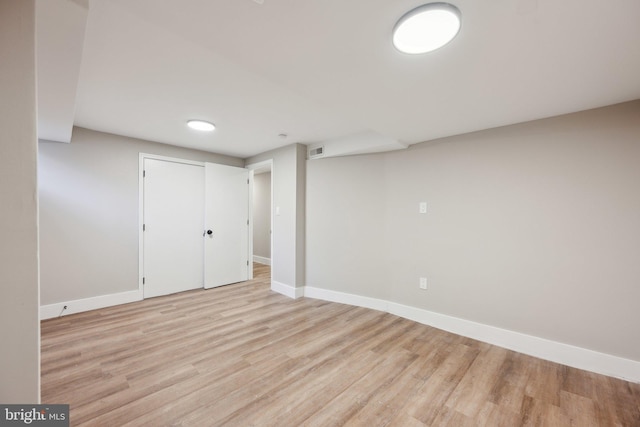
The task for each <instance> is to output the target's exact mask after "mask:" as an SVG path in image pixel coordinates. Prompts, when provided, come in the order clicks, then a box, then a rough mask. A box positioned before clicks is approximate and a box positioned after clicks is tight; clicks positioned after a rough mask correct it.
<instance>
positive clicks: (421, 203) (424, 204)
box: [420, 202, 427, 214]
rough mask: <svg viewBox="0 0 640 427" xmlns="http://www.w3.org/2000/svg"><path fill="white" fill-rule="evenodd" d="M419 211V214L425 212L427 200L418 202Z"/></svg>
mask: <svg viewBox="0 0 640 427" xmlns="http://www.w3.org/2000/svg"><path fill="white" fill-rule="evenodd" d="M420 213H421V214H426V213H427V202H420Z"/></svg>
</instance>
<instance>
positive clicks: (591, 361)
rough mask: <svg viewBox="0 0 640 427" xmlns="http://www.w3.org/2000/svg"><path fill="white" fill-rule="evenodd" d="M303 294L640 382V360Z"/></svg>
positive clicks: (328, 294) (337, 295) (377, 302)
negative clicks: (369, 309) (398, 317)
mask: <svg viewBox="0 0 640 427" xmlns="http://www.w3.org/2000/svg"><path fill="white" fill-rule="evenodd" d="M303 293H304V296H305V297H308V298H315V299H321V300H326V301H332V302H338V303H342V304H349V305H355V306H358V307H366V308H371V309H374V310H379V311H386V312H388V313H391V314H394V315H396V316H400V317H403V318H405V319H409V320H413V321H416V322H419V323H422V324H425V325H428V326H432V327H434V328H438V329H442V330H445V331H448V332H451V333H454V334H457V335H462V336H465V337H469V338H473V339H476V340H479V341H483V342H486V343H489V344H493V345H496V346H499V347H503V348H506V349H509V350H513V351H517V352H519V353H524V354H528V355H530V356H534V357H538V358H540V359H545V360H549V361H551V362H555V363H560V364H562V365H567V366H571V367H574V368H577V369H583V370H586V371H591V372H595V373H598V374H602V375H607V376H611V377H615V378H620V379H623V380H626V381H632V382H635V383H640V361H635V360H630V359H625V358H622V357H618V356H613V355H610V354H606V353H600V352H597V351H593V350H589V349H586V348H582V347H576V346H573V345H569V344H564V343H561V342H557V341H552V340H548V339H545V338H540V337H536V336H533V335H527V334H523V333H520V332H514V331H510V330H507V329H502V328H497V327H495V326H490V325H485V324H482V323H477V322H472V321H470V320H465V319H460V318H457V317H453V316H447V315H445V314H440V313H435V312H432V311H429V310H424V309H421V308H416V307H411V306H407V305H403V304H398V303H394V302H390V301H385V300H381V299H375V298H369V297H363V296H360V295H354V294H348V293H344V292H337V291H331V290H327V289H320V288H314V287H309V286H307V287H305V288H304V291H303ZM285 295H286V294H285Z"/></svg>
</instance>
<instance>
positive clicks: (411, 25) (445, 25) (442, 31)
mask: <svg viewBox="0 0 640 427" xmlns="http://www.w3.org/2000/svg"><path fill="white" fill-rule="evenodd" d="M460 23H461V14H460V10H458V8H457V7H455V6H454V5H452V4H449V3H428V4H424V5H422V6H418V7H416V8H415V9H412V10H410V11H409V12H407V13H405V14H404V15H403V16H402V17H401V18H400V20H398V23H397V24H396V26H395V27H394V29H393V45H394V46H395V47H396V49H398V50H399V51H400V52H404V53H409V54H419V53H427V52H431V51H432V50H436V49H438V48H440V47H442V46H444V45H446V44H447V43H449V42H450V41H451V40H453V38H454V37H455V36H456V35H457V34H458V32H459V31H460Z"/></svg>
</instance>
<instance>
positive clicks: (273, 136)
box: [40, 0, 640, 158]
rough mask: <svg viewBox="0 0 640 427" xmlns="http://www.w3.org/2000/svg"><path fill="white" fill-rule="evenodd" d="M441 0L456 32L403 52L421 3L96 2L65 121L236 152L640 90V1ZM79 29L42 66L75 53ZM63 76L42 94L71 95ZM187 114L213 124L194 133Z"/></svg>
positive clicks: (486, 118)
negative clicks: (421, 50)
mask: <svg viewBox="0 0 640 427" xmlns="http://www.w3.org/2000/svg"><path fill="white" fill-rule="evenodd" d="M40 2H43V3H48V2H54V3H56V4H63V5H65V6H67V7H69V8H71V6H72V5H73V3H74V2H71V1H68V0H67V1H64V0H40ZM450 2H451V3H453V4H455V5H456V6H457V7H458V9H460V11H461V13H462V28H461V31H460V33H459V34H458V37H457V38H456V39H454V40H453V41H452V42H451V43H450V44H448V45H447V46H445V47H444V48H442V49H439V50H436V51H434V52H431V53H428V54H424V55H406V54H401V53H399V52H398V51H396V50H395V49H394V47H393V45H392V42H391V32H392V29H393V26H394V25H395V23H396V21H397V19H398V18H399V17H401V16H402V15H403V14H404V13H405V12H407V11H409V10H411V9H413V8H414V7H416V6H418V5H420V4H422V3H426V1H424V2H420V1H416V0H394V1H388V0H349V1H344V0H323V1H318V0H264V1H259V2H256V1H251V0H233V1H229V0H163V1H158V0H135V1H132V0H91V2H90V7H89V14H88V20H87V28H86V40H85V43H84V52H83V55H82V66H81V71H80V75H79V81H78V84H77V88H78V90H77V104H76V105H77V108H76V110H75V116H74V124H75V125H76V126H82V127H86V128H89V129H95V130H99V131H104V132H111V133H116V134H120V135H125V136H131V137H137V138H143V139H148V140H152V141H158V142H163V143H168V144H173V145H179V146H185V147H191V148H197V149H201V150H206V151H212V152H218V153H221V154H229V155H234V156H238V157H243V158H245V157H249V156H252V155H255V154H258V153H260V152H263V151H267V150H270V149H273V148H277V147H279V146H283V145H287V144H291V143H295V142H299V143H304V144H308V145H313V144H322V143H323V142H327V143H328V144H329V143H330V144H331V145H332V146H337V145H338V144H340V141H347V142H349V141H351V140H352V139H351V138H350V136H352V135H361V136H362V135H367V134H369V135H384V136H385V137H386V138H389V139H390V140H394V141H398V143H399V146H404V145H407V144H415V143H419V142H423V141H428V140H432V139H436V138H441V137H445V136H451V135H456V134H461V133H466V132H472V131H477V130H482V129H487V128H491V127H497V126H503V125H509V124H513V123H518V122H523V121H528V120H535V119H540V118H545V117H550V116H555V115H559V114H565V113H571V112H575V111H580V110H586V109H590V108H596V107H601V106H605V105H611V104H615V103H619V102H624V101H629V100H633V99H638V98H640V79H638V77H637V76H638V75H640V55H639V54H638V52H639V50H638V49H639V46H640V25H638V22H639V21H640V1H638V0H616V1H615V2H614V3H610V2H603V1H601V0H563V1H554V0H495V1H484V2H481V1H477V0H450ZM51 7H53V6H51ZM75 13H79V12H78V11H75ZM63 15H64V16H65V18H64V19H65V20H66V19H71V18H70V16H68V14H67V13H66V12H65V13H64V14H63ZM63 22H64V21H63ZM74 22H75V21H74ZM76 27H77V28H78V31H77V32H78V36H77V38H76V39H75V41H74V42H73V43H69V44H67V45H66V46H70V49H68V50H67V49H66V48H65V54H64V55H62V54H60V55H49V56H50V57H51V58H52V59H51V61H44V62H45V63H46V65H43V66H49V67H50V68H51V69H55V67H58V66H59V64H56V63H53V62H54V61H56V60H58V61H62V62H63V63H64V62H67V63H68V62H74V63H75V64H77V61H78V60H77V57H76V56H74V58H76V60H75V61H68V60H67V59H66V55H68V54H70V51H75V52H78V49H79V47H81V45H82V35H81V34H80V33H81V32H80V31H79V28H80V27H81V25H80V24H79V21H78V23H76V24H73V22H72V25H71V26H69V25H66V24H65V28H76ZM56 29H57V30H60V28H56ZM70 31H71V30H70ZM69 36H70V37H71V34H69ZM41 54H42V58H43V59H44V58H45V56H44V53H42V52H41ZM49 62H52V63H49ZM70 74H74V73H70ZM76 74H77V73H76ZM43 85H44V82H43ZM69 86H72V85H71V84H70V83H69ZM44 87H46V85H44ZM57 88H59V89H60V90H59V91H58V93H55V94H54V96H50V95H47V94H46V93H45V95H47V96H44V97H43V99H42V103H44V102H45V100H47V99H49V100H51V99H54V100H55V101H56V102H60V104H61V105H62V104H64V105H66V104H71V103H70V102H68V101H66V100H68V99H72V98H73V97H74V96H73V94H74V92H73V90H72V88H69V89H64V86H63V85H59V86H57ZM63 101H64V102H63ZM47 102H51V101H47ZM56 106H57V105H56ZM42 108H43V111H47V110H50V108H47V106H43V107H42ZM64 111H67V113H66V115H65V117H62V118H61V119H60V120H61V121H66V122H68V115H69V113H68V111H71V110H70V109H69V108H66V107H65V109H64ZM46 118H47V117H46V115H42V120H43V122H42V123H43V124H44V123H45V122H44V120H45V119H46ZM192 118H196V119H205V120H209V121H212V122H214V123H215V124H216V126H217V128H216V130H215V131H214V132H212V133H208V134H201V133H197V132H195V131H193V130H190V129H188V128H187V127H186V126H185V123H186V121H187V120H188V119H192ZM63 119H64V120H63ZM67 126H68V124H67ZM43 127H44V126H43ZM280 134H287V135H288V137H287V138H286V139H283V138H281V137H279V136H278V135H280ZM371 144H372V147H374V145H376V144H378V146H379V141H375V140H372V141H371ZM359 152H360V151H359Z"/></svg>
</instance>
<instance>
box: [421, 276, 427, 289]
mask: <svg viewBox="0 0 640 427" xmlns="http://www.w3.org/2000/svg"><path fill="white" fill-rule="evenodd" d="M420 289H425V290H426V289H427V278H426V277H421V278H420Z"/></svg>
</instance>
